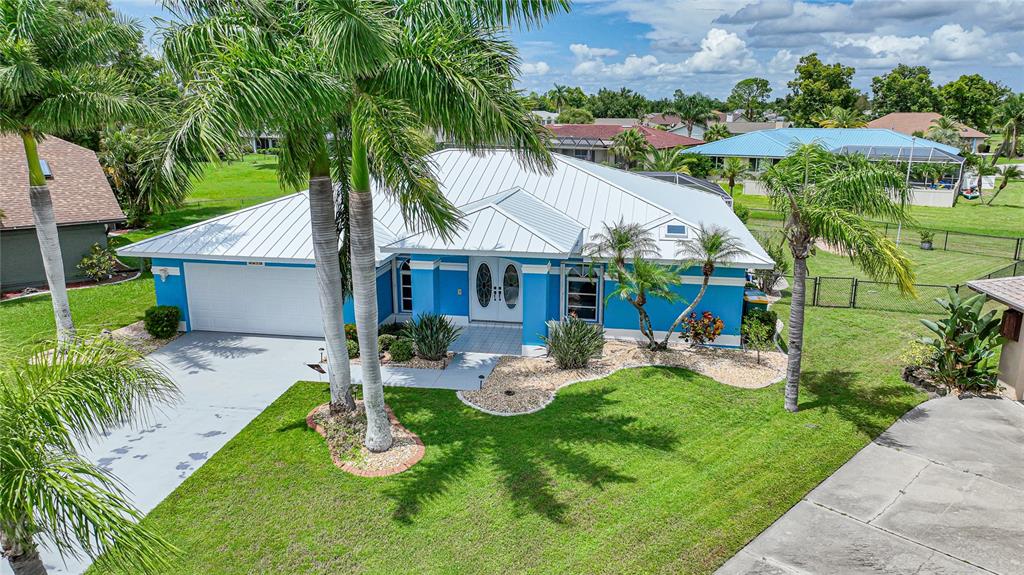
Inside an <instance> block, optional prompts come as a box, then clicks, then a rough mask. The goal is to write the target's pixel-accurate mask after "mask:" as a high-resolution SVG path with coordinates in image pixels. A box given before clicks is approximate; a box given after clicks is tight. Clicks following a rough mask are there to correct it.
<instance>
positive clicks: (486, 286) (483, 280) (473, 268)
mask: <svg viewBox="0 0 1024 575" xmlns="http://www.w3.org/2000/svg"><path fill="white" fill-rule="evenodd" d="M469 275H470V277H469V281H470V286H469V289H470V294H469V295H470V297H469V319H471V320H477V321H504V322H511V323H522V322H523V301H522V292H523V289H522V286H523V272H522V268H521V267H520V265H519V264H518V263H516V262H515V261H513V260H507V259H505V258H496V257H491V258H469Z"/></svg>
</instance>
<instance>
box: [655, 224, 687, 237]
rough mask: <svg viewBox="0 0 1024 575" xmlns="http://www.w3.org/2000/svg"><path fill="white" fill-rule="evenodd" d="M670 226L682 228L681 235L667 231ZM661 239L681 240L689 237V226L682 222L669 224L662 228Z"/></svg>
mask: <svg viewBox="0 0 1024 575" xmlns="http://www.w3.org/2000/svg"><path fill="white" fill-rule="evenodd" d="M670 226H682V227H683V233H681V234H680V233H676V232H670V231H668V228H669V227H670ZM661 237H662V238H663V239H666V240H683V239H686V238H688V237H690V226H689V225H687V224H684V223H682V222H669V223H667V224H665V227H664V228H662V233H661Z"/></svg>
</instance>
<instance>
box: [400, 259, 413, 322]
mask: <svg viewBox="0 0 1024 575" xmlns="http://www.w3.org/2000/svg"><path fill="white" fill-rule="evenodd" d="M398 311H399V312H401V313H412V269H411V268H410V267H409V260H405V261H403V262H402V265H400V266H398Z"/></svg>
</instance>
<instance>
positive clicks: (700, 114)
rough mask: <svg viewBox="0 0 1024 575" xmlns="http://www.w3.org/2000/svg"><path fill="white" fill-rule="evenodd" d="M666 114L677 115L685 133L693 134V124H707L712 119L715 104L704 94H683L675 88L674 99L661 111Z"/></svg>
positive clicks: (713, 117)
mask: <svg viewBox="0 0 1024 575" xmlns="http://www.w3.org/2000/svg"><path fill="white" fill-rule="evenodd" d="M663 113H664V114H666V115H669V114H671V115H675V116H679V121H680V122H682V123H683V124H684V125H685V126H686V135H687V136H688V137H689V136H693V127H694V126H698V125H699V126H707V125H708V122H710V121H711V120H714V119H715V118H716V117H717V116H715V106H714V103H713V102H712V101H711V98H708V97H707V96H705V95H704V94H701V93H699V92H698V93H696V94H683V93H682V91H680V90H676V94H675V99H673V100H672V103H671V104H669V106H668V108H667V109H666V110H665V111H664V112H663Z"/></svg>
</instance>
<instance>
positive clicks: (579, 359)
mask: <svg viewBox="0 0 1024 575" xmlns="http://www.w3.org/2000/svg"><path fill="white" fill-rule="evenodd" d="M541 339H543V340H544V344H545V345H547V346H548V355H550V356H551V357H552V358H554V360H555V365H557V366H558V369H582V368H584V367H587V363H589V362H590V358H592V357H594V356H595V355H597V354H599V353H601V350H602V349H603V348H604V328H602V327H601V326H599V325H597V324H592V323H587V322H585V321H583V320H582V319H579V318H577V317H573V316H569V317H567V318H565V320H564V321H561V322H556V321H551V322H548V335H547V336H546V337H542V338H541Z"/></svg>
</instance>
